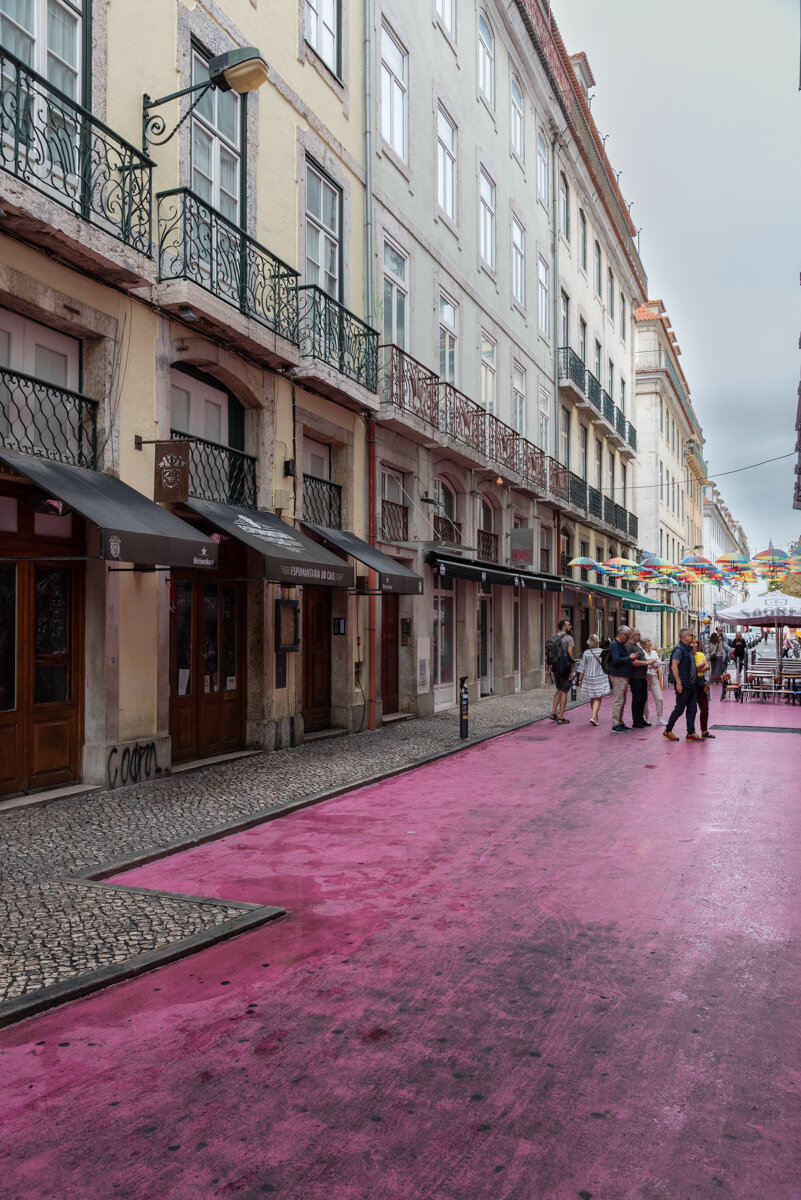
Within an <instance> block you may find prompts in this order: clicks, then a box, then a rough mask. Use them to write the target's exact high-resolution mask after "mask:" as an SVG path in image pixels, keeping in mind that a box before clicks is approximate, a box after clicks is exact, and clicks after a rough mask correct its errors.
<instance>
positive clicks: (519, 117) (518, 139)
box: [509, 75, 524, 161]
mask: <svg viewBox="0 0 801 1200" xmlns="http://www.w3.org/2000/svg"><path fill="white" fill-rule="evenodd" d="M509 104H510V113H509V123H510V132H511V138H512V149H513V150H514V152H515V154H516V155H517V157H518V158H519V159H520V160H521V161H522V159H523V157H524V154H523V89H522V88H521V87H520V84H519V83H518V81H517V76H515V75H513V76H512V78H511V81H510V84H509Z"/></svg>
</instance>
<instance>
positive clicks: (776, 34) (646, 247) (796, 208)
mask: <svg viewBox="0 0 801 1200" xmlns="http://www.w3.org/2000/svg"><path fill="white" fill-rule="evenodd" d="M552 10H553V15H554V18H555V20H556V22H557V23H558V25H559V29H560V31H561V33H562V37H563V39H564V41H565V44H566V46H567V49H568V52H569V53H570V54H575V53H577V52H578V51H579V50H584V51H585V53H586V54H587V57H588V59H589V62H590V66H591V68H592V72H593V75H594V76H595V79H596V87H595V89H594V91H595V99H594V100H593V105H592V112H593V116H594V117H595V120H596V122H597V125H598V128H599V130H600V132H601V134H609V137H608V140H607V142H606V150H607V154H608V155H609V158H610V160H611V163H612V166H613V167H614V169H615V170H621V169H622V172H623V174H622V175H621V176H620V187H621V190H622V192H623V195H624V197H625V199H626V201H633V202H634V203H633V205H632V209H631V215H632V219H633V220H634V222H635V224H636V225H637V226H642V233H641V234H640V252H641V256H642V259H643V263H644V266H645V270H646V272H647V275H648V291H649V298H650V299H661V300H663V301H664V303H665V307H666V309H667V312H668V314H669V316H670V318H671V324H672V326H673V329H674V330H675V332H676V336H677V338H678V341H679V345H680V346H681V350H682V356H681V364H682V367H683V368H684V373H685V375H686V376H687V381H688V383H689V385H690V390H691V394H692V401H693V406H694V408H695V411H696V413H697V415H698V418H699V420H700V422H701V425H702V427H703V431H704V436H705V438H706V447H705V450H704V454H705V457H706V460H707V463H708V465H709V472H710V477H711V478H712V479H714V480H715V482H716V483H717V485H718V487H719V489H720V491H721V494H722V496H723V499H724V500H725V502H726V504H727V505H728V506H729V509H730V511H731V512H732V515H733V516H734V518H735V520H738V521H740V523H741V524H742V526H743V528H744V529H745V532H746V535H747V537H748V539H749V544H750V548H751V552H752V553H757V552H758V551H760V550H763V549H764V548H765V547H766V546H767V544H768V540H769V538H771V537H772V538H773V541H774V545H776V546H784V547H785V548H786V545H787V543H788V542H789V541H790V540H791V539H794V538H797V537H798V536H799V535H801V511H795V510H794V509H793V506H792V493H793V480H794V474H793V467H794V465H795V462H796V457H795V456H793V457H791V458H785V459H784V460H783V461H782V462H774V463H771V464H770V465H769V466H763V467H758V468H756V469H755V470H751V471H743V472H742V473H740V474H735V475H725V474H724V472H725V471H730V470H732V469H734V468H738V467H743V466H746V465H747V464H748V463H753V462H757V461H759V460H762V459H766V458H773V457H775V456H776V455H780V454H787V453H788V452H790V451H792V450H793V447H794V446H795V438H796V434H795V430H794V427H795V412H796V404H797V395H796V389H797V387H798V382H799V365H800V364H801V353H799V349H798V341H799V333H801V288H799V271H801V253H799V250H800V249H801V93H799V91H798V81H799V0H670V2H669V3H666V4H657V3H654V0H552ZM644 482H645V481H644V480H643V479H641V480H640V483H644Z"/></svg>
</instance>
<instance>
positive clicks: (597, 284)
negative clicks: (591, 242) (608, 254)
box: [595, 242, 601, 296]
mask: <svg viewBox="0 0 801 1200" xmlns="http://www.w3.org/2000/svg"><path fill="white" fill-rule="evenodd" d="M595 294H596V295H597V296H600V294H601V243H600V242H596V243H595Z"/></svg>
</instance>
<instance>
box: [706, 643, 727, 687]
mask: <svg viewBox="0 0 801 1200" xmlns="http://www.w3.org/2000/svg"><path fill="white" fill-rule="evenodd" d="M707 658H708V659H709V662H710V665H711V668H712V683H720V680H721V676H722V675H723V672H724V670H725V669H726V647H725V645H724V642H723V638H722V637H718V635H717V634H716V633H713V634H712V636H711V638H710V639H709V648H708V650H707Z"/></svg>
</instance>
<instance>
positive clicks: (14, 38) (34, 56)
mask: <svg viewBox="0 0 801 1200" xmlns="http://www.w3.org/2000/svg"><path fill="white" fill-rule="evenodd" d="M53 3H54V4H55V6H56V8H57V9H59V11H60V12H62V13H63V14H64V15H65V16H66V17H67V18H68V19H69V20H70V21H72V22H73V23H74V27H75V62H74V63H71V62H69V61H68V60H67V59H65V58H64V57H63V56H62V55H61V54H60V53H58V52H57V50H56V49H55V47H54V46H52V47H51V46H50V45H49V43H48V32H49V29H48V0H32V3H31V15H32V17H33V28H32V29H28V28H27V27H26V26H25V25H22V24H21V23H20V22H19V21H18V20H17V19H16V17H14V16H12V15H11V13H5V12H4V13H3V14H2V18H1V19H0V31H2V43H3V45H4V46H5V47H6V48H7V49H8V50H10V51H11V53H12V54H16V56H17V58H19V59H21V60H22V62H24V63H26V64H27V65H28V66H29V67H32V68H33V70H34V71H37V72H38V73H39V74H40V75H42V76H44V78H45V79H47V80H49V82H50V83H52V84H53V85H54V86H55V87H58V88H59V89H60V90H61V91H63V92H66V94H67V95H68V96H70V97H71V99H73V100H75V101H76V103H78V104H80V103H81V102H82V100H83V96H82V94H81V93H82V88H83V62H82V50H83V17H84V14H83V11H80V12H76V11H75V8H73V7H72V6H71V5H69V4H63V3H62V2H61V0H53ZM80 7H81V10H83V5H81V6H80ZM24 43H28V44H29V48H30V53H27V54H26V52H25V51H26V46H25V44H24ZM51 59H52V60H54V65H55V66H56V67H57V68H59V69H60V71H57V72H56V73H54V72H52V71H51V69H50V67H51ZM64 71H66V72H68V73H69V74H70V75H72V76H74V79H75V84H74V87H73V88H72V89H70V88H69V87H65V79H64V75H63V73H61V72H64Z"/></svg>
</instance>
